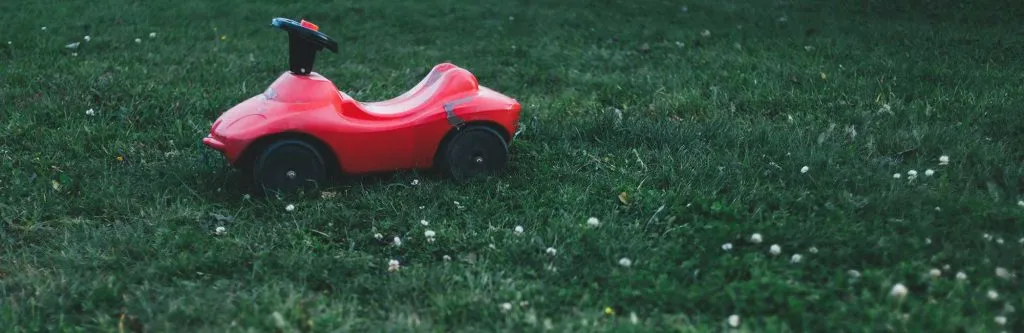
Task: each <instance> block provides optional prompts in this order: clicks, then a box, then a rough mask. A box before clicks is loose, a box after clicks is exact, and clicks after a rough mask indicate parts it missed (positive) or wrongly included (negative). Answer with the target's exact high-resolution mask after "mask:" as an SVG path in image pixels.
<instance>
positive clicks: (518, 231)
mask: <svg viewBox="0 0 1024 333" xmlns="http://www.w3.org/2000/svg"><path fill="white" fill-rule="evenodd" d="M523 231H525V230H524V229H523V226H521V225H517V226H516V227H515V228H514V229H512V232H513V233H515V234H516V236H519V235H522V234H523Z"/></svg>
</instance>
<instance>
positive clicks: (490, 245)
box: [487, 243, 498, 250]
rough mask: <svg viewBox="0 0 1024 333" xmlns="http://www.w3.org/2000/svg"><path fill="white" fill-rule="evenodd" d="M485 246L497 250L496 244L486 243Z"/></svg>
mask: <svg viewBox="0 0 1024 333" xmlns="http://www.w3.org/2000/svg"><path fill="white" fill-rule="evenodd" d="M487 247H489V248H491V250H497V249H498V247H497V246H494V243H490V244H487Z"/></svg>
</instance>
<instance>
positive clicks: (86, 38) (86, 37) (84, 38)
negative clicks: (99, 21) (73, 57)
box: [82, 35, 92, 42]
mask: <svg viewBox="0 0 1024 333" xmlns="http://www.w3.org/2000/svg"><path fill="white" fill-rule="evenodd" d="M82 40H84V41H86V42H88V41H90V40H92V37H89V35H85V37H82Z"/></svg>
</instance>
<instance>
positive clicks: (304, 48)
mask: <svg viewBox="0 0 1024 333" xmlns="http://www.w3.org/2000/svg"><path fill="white" fill-rule="evenodd" d="M270 25H272V26H274V27H275V28H278V29H281V30H284V31H286V32H288V55H289V60H288V63H289V64H288V65H289V67H290V70H291V72H292V73H294V74H298V75H309V74H310V73H312V72H313V63H314V62H315V61H316V52H317V51H320V50H323V49H325V48H326V49H328V50H331V52H334V53H338V42H335V41H334V40H333V39H331V37H328V36H327V35H325V34H324V33H322V32H320V31H318V29H319V28H317V26H316V25H314V24H312V23H310V22H305V21H303V22H301V23H300V22H295V21H294V20H290V19H286V18H283V17H278V18H274V19H273V20H271V21H270Z"/></svg>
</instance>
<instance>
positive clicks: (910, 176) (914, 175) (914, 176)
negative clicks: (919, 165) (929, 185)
mask: <svg viewBox="0 0 1024 333" xmlns="http://www.w3.org/2000/svg"><path fill="white" fill-rule="evenodd" d="M914 179H917V170H910V171H907V180H914Z"/></svg>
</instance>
